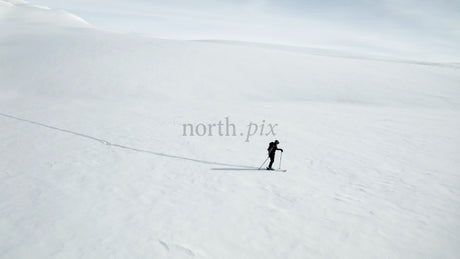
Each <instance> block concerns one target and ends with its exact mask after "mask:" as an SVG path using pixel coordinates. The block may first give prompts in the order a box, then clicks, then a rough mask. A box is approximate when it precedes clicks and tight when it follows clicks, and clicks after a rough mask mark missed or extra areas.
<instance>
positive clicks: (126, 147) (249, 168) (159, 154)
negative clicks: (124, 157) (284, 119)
mask: <svg viewBox="0 0 460 259" xmlns="http://www.w3.org/2000/svg"><path fill="white" fill-rule="evenodd" d="M0 116H3V117H6V118H10V119H15V120H18V121H23V122H27V123H31V124H34V125H38V126H41V127H45V128H49V129H53V130H57V131H61V132H65V133H68V134H72V135H75V136H78V137H82V138H87V139H90V140H94V141H97V142H99V143H101V144H104V145H107V146H111V147H116V148H122V149H126V150H130V151H135V152H140V153H147V154H152V155H156V156H162V157H168V158H176V159H182V160H188V161H192V162H196V163H202V164H210V165H221V166H234V167H241V168H242V170H254V169H257V168H255V167H252V166H246V165H235V164H226V163H219V162H213V161H206V160H200V159H195V158H189V157H184V156H177V155H171V154H165V153H159V152H154V151H150V150H145V149H139V148H134V147H129V146H125V145H120V144H117V143H112V142H110V141H108V140H105V139H101V138H96V137H93V136H89V135H86V134H83V133H79V132H75V131H72V130H68V129H61V128H58V127H54V126H51V125H47V124H43V123H40V122H36V121H31V120H28V119H23V118H19V117H16V116H13V115H9V114H5V113H0ZM216 170H219V169H216Z"/></svg>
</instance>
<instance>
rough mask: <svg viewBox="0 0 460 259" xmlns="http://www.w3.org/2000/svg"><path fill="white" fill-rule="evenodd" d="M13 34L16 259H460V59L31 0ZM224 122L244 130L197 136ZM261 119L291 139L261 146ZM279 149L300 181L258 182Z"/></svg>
mask: <svg viewBox="0 0 460 259" xmlns="http://www.w3.org/2000/svg"><path fill="white" fill-rule="evenodd" d="M0 29H1V31H2V32H1V33H0V133H1V134H0V257H4V258H30V257H38V258H49V257H58V258H73V257H85V258H104V257H122V258H126V257H140V258H152V257H153V258H170V257H172V258H184V257H193V256H195V257H198V258H312V257H314V258H455V257H456V256H457V255H458V254H459V253H460V250H459V248H458V245H457V244H458V243H460V224H459V221H458V219H459V218H460V202H459V201H460V196H459V190H460V189H459V187H460V173H459V170H458V169H459V168H460V159H459V157H460V152H459V144H460V133H459V132H460V116H459V115H460V110H459V109H460V87H459V85H460V69H459V68H458V65H455V64H432V63H430V64H426V63H423V62H408V61H401V60H386V59H379V58H376V57H370V56H366V55H363V54H353V55H351V54H348V53H339V52H337V51H332V50H327V49H326V50H318V49H308V48H295V47H282V46H272V45H265V44H255V43H234V42H212V41H173V40H160V39H153V38H149V37H146V36H139V35H134V34H117V33H113V32H107V31H101V30H97V29H95V28H92V27H91V26H90V25H88V24H87V23H85V22H84V21H83V20H81V19H80V18H78V17H75V16H73V15H72V14H69V13H67V12H64V11H55V10H48V9H44V8H39V7H35V6H32V5H29V4H27V3H25V2H22V1H0ZM226 117H228V118H229V120H230V121H231V122H232V123H234V124H235V126H236V128H237V132H238V133H239V132H241V133H242V134H243V136H240V135H239V134H237V136H233V137H230V136H217V133H216V132H214V134H213V136H203V137H198V136H195V137H191V136H182V135H183V126H182V125H183V124H184V123H193V124H195V125H196V124H198V123H204V124H213V123H218V122H219V121H225V118H226ZM251 122H253V123H257V124H259V125H260V124H262V123H265V124H266V125H265V126H266V127H267V124H268V123H272V124H274V123H276V124H278V126H277V127H276V128H275V129H276V136H265V135H263V136H260V135H255V136H252V137H251V138H250V139H249V140H250V141H249V142H246V141H245V139H246V134H247V127H246V126H247V125H248V124H249V123H251ZM275 138H276V139H279V140H280V141H281V144H280V146H281V147H282V148H284V150H285V152H284V153H283V161H282V167H283V168H286V169H288V170H289V171H288V172H287V173H270V174H269V173H266V172H265V171H256V170H251V169H252V167H258V166H259V165H260V164H261V163H262V162H263V161H264V159H265V149H266V146H267V144H268V142H269V141H272V140H273V139H275ZM276 159H277V160H276V164H275V166H276V167H278V162H279V160H278V159H279V154H278V156H277V158H276Z"/></svg>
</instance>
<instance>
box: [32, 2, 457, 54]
mask: <svg viewBox="0 0 460 259" xmlns="http://www.w3.org/2000/svg"><path fill="white" fill-rule="evenodd" d="M29 2H31V3H32V4H37V5H44V6H48V7H51V8H55V9H64V10H67V11H69V12H71V13H74V14H76V15H78V16H80V17H82V18H83V19H85V20H86V21H88V22H89V23H91V24H93V25H95V26H96V27H99V28H102V29H107V30H112V31H118V32H134V33H145V34H150V35H152V36H154V37H159V38H171V39H218V40H237V41H255V42H265V43H274V44H285V45H296V46H306V47H317V48H332V49H338V50H346V51H352V52H364V53H369V54H373V55H383V56H390V57H398V58H406V59H414V60H422V61H435V62H460V1H459V0H437V1H434V0H432V1H427V0H418V1H416V0H374V1H368V0H361V1H358V0H348V1H339V0H323V1H320V0H303V1H301V0H283V1H281V0H278V1H275V0H246V1H244V0H219V1H217V0H130V1H122V0H110V1H109V0H91V1H90V0H29Z"/></svg>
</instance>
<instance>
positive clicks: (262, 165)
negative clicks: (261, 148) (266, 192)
mask: <svg viewBox="0 0 460 259" xmlns="http://www.w3.org/2000/svg"><path fill="white" fill-rule="evenodd" d="M268 158H269V157H267V159H265V161H264V162H263V163H262V164H261V165H260V166H259V169H258V170H260V169H261V168H262V166H264V164H265V162H267V160H268Z"/></svg>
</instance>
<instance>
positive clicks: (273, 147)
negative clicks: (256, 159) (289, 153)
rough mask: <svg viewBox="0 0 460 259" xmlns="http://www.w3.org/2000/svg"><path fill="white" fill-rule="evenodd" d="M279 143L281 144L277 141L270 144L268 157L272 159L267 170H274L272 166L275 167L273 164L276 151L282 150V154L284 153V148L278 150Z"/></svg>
mask: <svg viewBox="0 0 460 259" xmlns="http://www.w3.org/2000/svg"><path fill="white" fill-rule="evenodd" d="M279 143H280V142H279V141H278V140H275V142H270V144H269V145H268V148H267V150H268V157H270V164H269V165H268V167H267V170H273V168H272V165H273V162H274V161H275V152H276V150H281V152H283V149H282V148H278V144H279Z"/></svg>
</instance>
